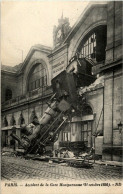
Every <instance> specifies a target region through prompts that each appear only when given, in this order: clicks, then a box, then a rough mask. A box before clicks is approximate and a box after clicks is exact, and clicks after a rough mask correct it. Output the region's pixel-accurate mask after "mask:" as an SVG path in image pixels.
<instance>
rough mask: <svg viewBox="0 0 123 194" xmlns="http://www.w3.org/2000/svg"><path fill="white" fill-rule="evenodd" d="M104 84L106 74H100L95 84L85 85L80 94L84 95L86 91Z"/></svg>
mask: <svg viewBox="0 0 123 194" xmlns="http://www.w3.org/2000/svg"><path fill="white" fill-rule="evenodd" d="M103 86H104V76H100V77H99V78H97V79H96V80H95V82H94V83H93V84H91V85H89V86H85V87H80V88H79V91H78V93H79V95H80V96H82V94H84V93H85V92H89V91H92V90H95V89H97V88H100V87H103Z"/></svg>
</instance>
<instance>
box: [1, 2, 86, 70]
mask: <svg viewBox="0 0 123 194" xmlns="http://www.w3.org/2000/svg"><path fill="white" fill-rule="evenodd" d="M88 3H89V2H88V1H86V2H84V1H63V0H62V1H46V0H45V1H39V0H37V1H36V0H35V1H34V0H33V1H31V0H30V1H21V2H20V1H12V0H11V1H2V2H1V63H2V64H3V65H8V66H15V65H17V64H19V63H21V62H23V60H24V59H25V57H26V55H27V54H28V52H29V50H30V48H31V47H32V46H33V45H35V44H42V45H45V46H50V47H52V46H53V27H54V25H56V26H57V25H58V19H59V18H60V17H61V15H62V12H63V16H64V17H68V18H69V21H70V25H71V26H73V25H74V23H75V22H76V21H77V19H78V18H79V16H80V15H81V13H82V12H83V10H84V9H85V7H86V6H87V5H88Z"/></svg>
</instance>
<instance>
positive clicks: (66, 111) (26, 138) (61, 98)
mask: <svg viewBox="0 0 123 194" xmlns="http://www.w3.org/2000/svg"><path fill="white" fill-rule="evenodd" d="M61 76H62V78H66V79H68V77H69V81H70V80H71V84H72V82H73V76H72V75H69V74H67V73H66V72H64V73H63V74H62V75H61ZM60 80H61V78H60ZM66 83H67V82H66ZM52 84H53V85H55V89H54V91H55V94H54V95H53V96H52V98H51V99H50V101H49V103H48V108H47V109H46V111H45V113H44V115H43V116H42V117H41V118H39V120H37V119H36V118H35V119H34V120H33V122H32V123H30V124H29V125H24V126H23V125H22V126H21V134H22V135H21V138H19V137H18V136H17V135H16V134H15V133H13V132H12V133H11V136H12V137H13V138H14V139H15V140H16V141H18V142H19V144H20V145H21V146H22V147H23V148H24V150H25V154H27V153H38V154H42V153H43V152H44V149H45V146H46V144H47V143H53V142H55V141H56V140H57V139H58V136H59V133H60V131H61V130H62V129H63V128H64V127H65V124H66V123H67V120H68V119H69V115H70V114H71V111H72V109H73V107H74V103H75V102H76V101H75V99H72V98H71V94H70V87H68V86H67V87H66V88H64V86H63V84H62V82H61V81H59V80H58V79H57V80H56V79H55V80H53V82H52ZM71 88H72V90H73V88H74V85H73V84H72V85H71ZM74 95H75V93H74ZM72 97H73V94H72ZM72 102H73V103H72Z"/></svg>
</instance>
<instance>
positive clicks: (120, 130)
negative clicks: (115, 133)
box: [118, 121, 123, 133]
mask: <svg viewBox="0 0 123 194" xmlns="http://www.w3.org/2000/svg"><path fill="white" fill-rule="evenodd" d="M122 126H123V124H122V123H121V121H120V123H119V124H118V129H119V133H121V132H122Z"/></svg>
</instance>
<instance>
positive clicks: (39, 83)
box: [29, 64, 47, 91]
mask: <svg viewBox="0 0 123 194" xmlns="http://www.w3.org/2000/svg"><path fill="white" fill-rule="evenodd" d="M46 85H47V75H46V69H45V68H44V66H43V65H42V64H38V65H36V67H35V68H34V69H33V71H32V73H31V75H30V78H29V91H32V90H35V89H37V88H39V87H44V86H46Z"/></svg>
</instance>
